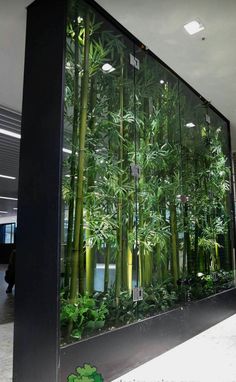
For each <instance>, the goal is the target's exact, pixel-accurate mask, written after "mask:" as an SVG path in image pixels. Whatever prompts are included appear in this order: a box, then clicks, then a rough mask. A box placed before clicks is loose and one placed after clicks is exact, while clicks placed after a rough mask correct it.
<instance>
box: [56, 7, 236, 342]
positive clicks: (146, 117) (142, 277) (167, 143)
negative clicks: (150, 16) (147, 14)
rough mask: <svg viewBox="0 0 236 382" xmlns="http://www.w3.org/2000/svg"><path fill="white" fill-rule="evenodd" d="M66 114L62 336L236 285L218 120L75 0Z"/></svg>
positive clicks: (224, 134) (224, 144)
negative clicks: (233, 282)
mask: <svg viewBox="0 0 236 382" xmlns="http://www.w3.org/2000/svg"><path fill="white" fill-rule="evenodd" d="M64 125H65V127H64V148H63V151H64V163H63V187H62V196H63V197H62V199H63V203H62V227H61V232H62V235H61V236H62V243H61V329H62V330H61V334H62V344H65V343H68V342H70V341H76V340H80V339H82V338H85V337H89V336H93V335H95V334H97V333H101V332H104V331H107V330H111V329H112V328H114V327H119V326H122V325H126V324H129V323H131V322H135V321H137V320H138V319H143V318H145V317H147V316H151V315H154V314H157V313H159V312H162V311H166V310H167V309H171V308H173V307H175V306H178V305H180V304H182V303H183V302H184V303H185V302H188V301H191V300H193V299H198V298H202V297H205V296H208V295H211V294H213V293H216V292H219V291H221V290H223V289H225V288H229V287H231V286H232V280H233V279H232V248H231V245H230V238H231V220H230V219H231V213H230V210H231V204H230V203H231V198H230V193H229V178H230V166H229V139H228V131H227V128H226V127H227V126H226V123H225V121H224V120H223V119H222V118H221V117H220V116H219V115H218V114H216V113H215V112H214V111H213V110H212V109H211V108H210V107H209V105H207V104H204V103H203V102H202V99H201V98H200V97H199V96H197V95H196V94H195V93H194V92H193V91H192V89H190V88H188V87H187V86H186V85H185V84H184V83H183V82H182V81H180V80H178V78H177V77H176V76H175V75H174V74H172V73H171V72H170V71H169V70H168V69H167V68H165V67H164V66H163V65H162V64H160V63H159V61H158V60H157V59H155V58H154V57H153V56H152V55H150V54H149V53H148V52H147V51H146V50H145V49H144V48H143V47H139V46H136V45H135V44H134V43H133V42H132V41H131V40H130V39H128V38H127V37H126V36H125V35H124V34H123V32H121V31H120V30H118V29H117V28H116V27H114V26H113V25H112V24H111V23H110V22H109V21H108V20H106V19H104V17H103V16H102V15H100V14H99V13H98V12H97V11H95V10H94V9H93V8H92V7H90V6H88V4H87V3H86V2H84V1H82V0H81V1H78V0H71V1H70V7H69V13H68V22H67V38H66V65H65V122H64ZM132 291H133V293H132ZM142 292H143V295H142Z"/></svg>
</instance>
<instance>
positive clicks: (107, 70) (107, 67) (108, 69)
mask: <svg viewBox="0 0 236 382" xmlns="http://www.w3.org/2000/svg"><path fill="white" fill-rule="evenodd" d="M114 70H116V69H115V68H113V66H111V65H110V64H108V63H106V64H104V65H102V71H103V72H104V73H111V72H114Z"/></svg>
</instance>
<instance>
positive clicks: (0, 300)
mask: <svg viewBox="0 0 236 382" xmlns="http://www.w3.org/2000/svg"><path fill="white" fill-rule="evenodd" d="M6 267H7V266H5V265H0V382H11V381H12V353H13V319H14V294H9V295H7V294H6V288H7V284H6V282H5V281H4V275H5V270H6Z"/></svg>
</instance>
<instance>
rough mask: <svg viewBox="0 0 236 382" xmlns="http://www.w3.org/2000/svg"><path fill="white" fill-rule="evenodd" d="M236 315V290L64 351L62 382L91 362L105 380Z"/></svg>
mask: <svg viewBox="0 0 236 382" xmlns="http://www.w3.org/2000/svg"><path fill="white" fill-rule="evenodd" d="M235 313H236V288H233V289H230V290H227V291H224V292H221V293H219V294H217V295H214V296H211V297H208V298H205V299H203V300H200V301H194V302H191V303H189V304H188V305H185V306H183V307H179V308H177V309H174V310H172V311H169V312H166V313H163V314H160V315H158V316H154V317H151V318H147V319H145V320H143V321H140V322H137V323H135V324H131V325H128V326H125V327H123V328H120V329H116V330H114V331H111V332H107V333H104V334H101V335H98V336H96V337H93V338H90V339H87V340H83V341H81V342H79V343H75V344H72V345H67V346H65V347H63V348H61V362H60V363H61V382H66V381H67V376H68V375H69V374H71V373H73V372H74V371H75V369H76V367H78V366H82V365H83V364H84V363H90V364H92V365H93V366H95V367H96V368H97V370H98V372H99V373H101V374H102V375H103V377H104V380H105V381H111V380H113V379H115V378H117V377H119V376H120V375H122V374H124V373H126V372H128V371H129V370H131V369H133V368H135V367H137V366H139V365H141V364H143V363H145V362H147V361H148V360H150V359H152V358H154V357H156V356H158V355H160V354H162V353H164V352H166V351H167V350H169V349H171V348H173V347H175V346H177V345H179V344H180V343H182V342H184V341H186V340H188V339H189V338H191V337H193V336H196V335H197V334H199V333H200V332H202V331H204V330H206V329H208V328H209V327H211V326H213V325H215V324H217V323H218V322H220V321H222V320H224V319H226V318H228V317H230V316H231V315H233V314H235Z"/></svg>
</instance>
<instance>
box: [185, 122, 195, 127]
mask: <svg viewBox="0 0 236 382" xmlns="http://www.w3.org/2000/svg"><path fill="white" fill-rule="evenodd" d="M185 126H186V127H195V125H194V123H193V122H188V123H186V125H185Z"/></svg>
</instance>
